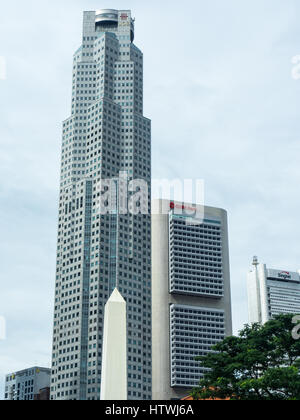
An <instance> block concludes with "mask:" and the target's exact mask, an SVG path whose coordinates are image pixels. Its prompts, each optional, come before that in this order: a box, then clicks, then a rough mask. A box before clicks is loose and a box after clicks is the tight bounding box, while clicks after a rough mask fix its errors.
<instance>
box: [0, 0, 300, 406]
mask: <svg viewBox="0 0 300 420" xmlns="http://www.w3.org/2000/svg"><path fill="white" fill-rule="evenodd" d="M100 8H116V9H118V8H119V9H132V12H133V15H134V16H135V17H136V39H135V43H136V45H137V46H138V47H139V48H141V49H142V50H143V52H144V59H145V63H144V64H145V86H144V92H145V116H147V117H149V118H151V119H152V126H153V139H152V143H153V177H154V178H169V179H173V178H201V179H204V180H205V185H206V189H205V194H206V204H207V205H212V206H218V207H222V208H225V209H226V210H227V211H228V217H229V238H230V255H231V280H232V298H233V318H234V329H235V331H237V330H239V329H240V328H241V327H242V326H243V324H244V323H246V322H247V321H248V319H247V295H246V273H247V270H248V269H249V267H250V263H251V259H252V257H253V255H258V256H259V260H260V262H265V263H267V265H268V266H270V267H272V268H280V269H281V268H282V269H288V270H290V271H296V270H297V269H298V268H300V261H299V251H300V250H299V244H298V241H299V237H300V224H299V204H300V196H299V181H300V178H299V172H300V169H299V156H300V141H299V137H300V134H299V133H300V118H299V114H300V80H295V79H293V78H292V75H291V72H292V67H293V65H292V63H291V60H292V57H294V56H296V55H299V54H300V27H299V19H300V3H299V0H285V1H284V2H283V1H282V0H251V1H250V0H244V1H241V0H187V1H185V2H182V1H178V0H172V1H171V0H163V1H162V0H160V1H158V0H151V1H145V0H136V1H134V0H127V1H124V0H122V1H115V0H111V1H110V2H102V1H89V0H84V1H83V0H60V1H58V0H51V1H45V0H39V1H37V0H27V1H26V4H24V2H23V1H22V2H21V1H20V0H18V1H14V0H10V1H3V2H2V3H1V14H0V39H1V46H0V56H1V57H5V60H6V64H7V79H6V80H0V107H1V108H0V109H1V113H0V148H1V149H0V262H1V266H0V281H1V289H0V316H4V317H5V318H6V320H7V339H6V340H5V341H0V398H1V397H2V395H3V385H4V382H3V381H4V375H5V374H6V373H8V372H11V371H16V370H18V369H23V368H26V367H30V366H32V365H35V364H38V365H43V366H50V358H51V356H50V355H51V335H52V311H53V297H54V281H55V253H56V252H55V248H56V232H57V208H58V185H59V164H60V144H61V121H62V120H63V119H65V118H67V117H68V116H69V115H70V104H71V79H72V74H71V72H72V55H73V53H74V52H75V50H76V49H77V48H78V47H79V46H80V43H81V27H82V11H83V10H96V9H100ZM2 61H3V60H1V59H0V63H1V62H2ZM0 74H1V71H0Z"/></svg>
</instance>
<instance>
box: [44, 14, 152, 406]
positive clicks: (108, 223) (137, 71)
mask: <svg viewBox="0 0 300 420" xmlns="http://www.w3.org/2000/svg"><path fill="white" fill-rule="evenodd" d="M133 41H134V19H132V17H131V12H130V11H129V10H120V11H118V10H111V9H108V10H107V9H105V10H99V11H89V12H84V19H83V38H82V45H81V47H80V48H79V49H78V50H77V51H76V53H75V55H74V62H73V94H72V113H71V117H70V118H68V119H67V120H66V121H64V123H63V138H62V160H61V180H60V198H59V222H58V246H57V271H56V288H55V312H54V329H53V331H54V333H53V354H52V379H51V399H53V400H70V399H71V400H95V399H99V398H100V384H101V361H102V334H103V321H104V319H103V318H104V305H105V303H106V302H107V300H108V298H109V296H110V295H111V293H112V291H113V290H114V288H115V287H116V285H118V288H119V290H120V292H121V293H122V295H123V297H124V298H125V300H126V302H127V314H128V316H127V321H128V322H127V324H128V334H127V335H128V398H129V399H150V398H151V215H150V208H151V199H150V197H151V188H150V183H151V122H150V120H149V119H147V118H145V117H144V116H143V54H142V52H141V51H140V50H139V49H138V48H137V47H136V46H135V45H134V43H133ZM120 172H121V174H122V181H120V179H121V178H120ZM136 179H141V180H144V181H145V182H146V183H147V185H148V186H149V189H148V191H147V194H146V200H147V206H148V210H149V212H148V213H147V214H135V215H133V214H132V213H130V212H129V211H126V209H127V210H128V208H127V203H126V205H125V209H124V203H123V204H122V211H121V210H120V207H118V208H116V209H115V211H110V212H109V213H107V214H103V213H102V212H99V206H98V204H99V203H98V202H99V200H101V199H102V196H104V195H105V193H106V191H107V186H106V185H105V183H106V181H107V180H114V181H113V182H115V184H116V185H117V191H118V193H120V190H121V189H122V188H126V186H127V183H131V182H133V180H136ZM100 180H101V181H102V182H103V184H101V185H102V186H100V190H99V181H100ZM103 185H104V186H103ZM132 185H133V184H132ZM132 185H131V186H132ZM120 186H121V187H120ZM133 193H134V188H131V189H129V195H130V194H133ZM119 201H120V200H119V199H118V197H117V199H116V202H117V203H118V205H119Z"/></svg>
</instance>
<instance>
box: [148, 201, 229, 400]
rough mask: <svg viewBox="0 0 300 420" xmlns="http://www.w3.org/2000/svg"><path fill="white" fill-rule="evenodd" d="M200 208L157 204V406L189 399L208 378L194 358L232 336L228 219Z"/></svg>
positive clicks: (154, 245) (154, 314) (154, 331)
mask: <svg viewBox="0 0 300 420" xmlns="http://www.w3.org/2000/svg"><path fill="white" fill-rule="evenodd" d="M200 207H201V206H197V207H195V206H193V205H185V206H182V204H180V203H174V202H171V203H170V201H166V200H154V201H153V202H152V212H153V214H152V354H153V359H152V388H153V399H154V400H170V399H181V398H183V397H186V395H187V393H188V390H189V389H191V388H193V387H195V386H197V385H198V383H199V380H200V378H201V377H202V375H203V373H204V371H203V369H202V368H201V366H200V364H199V363H198V362H196V361H195V357H197V356H201V355H205V354H207V353H208V352H209V351H210V349H211V347H212V346H213V345H214V344H216V343H217V342H219V341H221V340H223V339H224V338H225V337H226V336H229V335H231V334H232V316H231V293H230V273H229V251H228V228H227V214H226V212H225V211H224V210H221V209H216V208H212V207H201V208H200ZM196 208H197V209H198V210H199V211H198V212H197V213H198V214H202V215H203V217H202V220H196V219H194V217H193V216H192V215H191V210H193V209H194V210H196ZM176 209H182V212H180V211H179V212H177V211H176ZM187 209H188V210H189V211H188V212H187V211H186V210H187ZM195 214H196V212H195Z"/></svg>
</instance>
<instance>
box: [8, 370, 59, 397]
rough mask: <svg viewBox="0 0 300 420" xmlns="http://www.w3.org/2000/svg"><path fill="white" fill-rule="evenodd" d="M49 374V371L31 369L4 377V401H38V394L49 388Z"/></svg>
mask: <svg viewBox="0 0 300 420" xmlns="http://www.w3.org/2000/svg"><path fill="white" fill-rule="evenodd" d="M50 374H51V370H50V369H46V368H42V367H33V368H30V369H25V370H21V371H19V372H16V373H10V374H9V375H6V377H5V395H4V400H8V401H14V400H15V401H27V400H29V401H32V400H36V399H38V398H37V397H38V396H39V395H40V392H41V391H42V390H43V389H44V388H49V387H50ZM48 399H49V398H48Z"/></svg>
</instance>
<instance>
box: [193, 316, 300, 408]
mask: <svg viewBox="0 0 300 420" xmlns="http://www.w3.org/2000/svg"><path fill="white" fill-rule="evenodd" d="M292 319H293V316H292V315H279V316H277V317H276V318H275V319H273V320H271V321H269V322H268V323H266V324H265V325H264V326H261V325H259V324H254V325H251V326H250V325H246V326H245V328H244V329H243V330H242V331H240V333H239V336H238V337H228V338H226V339H225V340H224V341H222V342H220V343H219V344H217V345H216V346H214V347H213V351H212V352H211V353H209V354H208V355H206V356H204V357H199V358H197V360H199V361H200V363H201V365H202V366H203V367H204V368H206V369H209V370H208V371H207V373H206V374H205V375H204V378H203V379H202V380H201V382H200V384H199V387H198V388H196V389H194V390H193V392H192V396H193V398H194V399H228V398H230V399H232V400H300V374H299V368H300V340H295V339H294V338H293V337H292V330H293V329H294V328H295V325H294V324H293V322H292Z"/></svg>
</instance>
